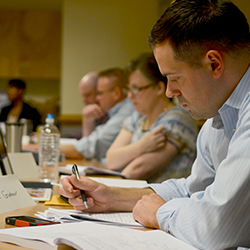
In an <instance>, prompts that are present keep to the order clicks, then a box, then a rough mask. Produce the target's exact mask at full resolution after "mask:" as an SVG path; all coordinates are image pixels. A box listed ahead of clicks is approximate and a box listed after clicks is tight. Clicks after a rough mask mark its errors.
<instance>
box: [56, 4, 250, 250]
mask: <svg viewBox="0 0 250 250" xmlns="http://www.w3.org/2000/svg"><path fill="white" fill-rule="evenodd" d="M232 17H233V18H232ZM149 44H150V46H151V48H152V49H153V52H154V55H155V58H156V61H157V63H158V65H159V69H160V71H161V73H162V75H163V76H166V77H167V78H168V85H167V90H166V95H167V96H168V97H169V98H172V97H176V98H177V100H178V102H179V104H180V105H181V106H183V107H184V108H186V109H188V110H189V113H190V114H191V116H192V117H194V118H195V119H207V121H206V122H205V124H204V125H203V126H202V128H201V130H200V133H199V135H198V138H197V157H196V160H195V161H194V164H193V166H192V171H191V175H190V176H189V177H188V178H186V179H185V178H181V179H170V180H167V181H165V182H163V183H158V184H150V185H149V186H148V188H143V189H131V188H128V189H126V188H118V187H108V186H105V185H103V184H100V183H98V182H95V181H93V180H91V179H89V178H87V177H84V176H82V177H81V179H80V180H77V179H76V177H75V176H74V175H72V176H70V177H66V178H64V179H62V180H61V183H62V185H63V186H62V187H61V188H60V193H61V194H62V195H64V196H66V197H68V198H69V202H70V203H71V204H73V205H74V207H75V209H77V210H83V211H84V210H86V208H85V206H84V203H83V201H82V200H81V198H80V192H79V190H80V189H82V190H85V193H86V196H87V202H88V207H89V208H88V209H87V210H86V211H87V212H101V211H132V210H133V217H134V219H135V220H136V221H138V222H140V223H141V224H143V225H145V226H148V227H151V228H159V229H161V230H163V231H165V232H166V233H169V234H171V235H173V236H175V237H176V238H178V239H180V240H183V241H185V242H187V243H189V244H190V245H192V246H194V247H196V248H197V249H204V250H209V249H213V250H219V249H237V250H240V249H241V250H242V249H246V248H248V249H250V237H249V232H250V188H249V183H250V154H249V148H250V139H249V138H250V67H249V66H250V65H249V63H250V32H249V25H248V23H247V19H246V17H245V16H244V14H243V13H242V12H241V11H240V10H239V9H238V8H237V7H236V6H235V5H234V4H233V3H232V2H231V1H229V0H175V1H173V2H172V4H171V5H170V6H169V7H168V8H167V10H166V11H165V13H164V14H163V15H162V17H161V18H160V19H159V20H158V22H157V23H156V24H155V26H154V27H153V29H152V31H151V34H150V36H149Z"/></svg>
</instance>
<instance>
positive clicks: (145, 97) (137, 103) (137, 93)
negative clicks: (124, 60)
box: [128, 70, 158, 115]
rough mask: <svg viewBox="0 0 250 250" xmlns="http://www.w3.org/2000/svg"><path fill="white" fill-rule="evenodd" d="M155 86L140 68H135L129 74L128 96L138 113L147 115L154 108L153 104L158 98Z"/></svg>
mask: <svg viewBox="0 0 250 250" xmlns="http://www.w3.org/2000/svg"><path fill="white" fill-rule="evenodd" d="M156 86H157V85H156V84H155V83H154V82H151V81H150V80H149V79H148V78H146V77H145V76H144V75H143V74H142V73H141V71H140V70H136V71H134V72H132V73H131V74H130V76H129V83H128V98H130V100H131V101H132V103H133V105H134V107H135V109H136V111H137V112H139V113H140V114H143V115H148V114H149V113H150V112H151V110H152V109H153V108H154V104H155V102H156V101H157V98H158V94H157V88H156Z"/></svg>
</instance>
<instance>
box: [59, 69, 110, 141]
mask: <svg viewBox="0 0 250 250" xmlns="http://www.w3.org/2000/svg"><path fill="white" fill-rule="evenodd" d="M97 81H98V73H97V72H94V71H91V72H89V73H87V74H86V75H84V76H83V78H82V79H81V80H80V82H79V84H78V89H79V93H80V95H81V98H82V102H83V103H84V104H85V106H84V108H83V110H82V129H81V132H80V133H79V132H78V133H73V134H64V135H63V137H66V138H76V139H81V138H82V137H83V136H84V135H86V132H85V131H88V127H87V124H85V126H84V117H86V119H88V117H90V116H94V117H95V120H96V121H95V124H96V126H98V125H101V124H104V123H106V122H107V120H108V116H107V114H106V113H105V112H98V111H99V110H101V107H100V105H99V104H98V102H97V100H96V88H97ZM97 112H98V114H100V115H96V114H97ZM84 128H85V130H84Z"/></svg>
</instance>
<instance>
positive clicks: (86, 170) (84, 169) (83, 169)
mask: <svg viewBox="0 0 250 250" xmlns="http://www.w3.org/2000/svg"><path fill="white" fill-rule="evenodd" d="M58 171H59V172H60V173H63V174H72V164H67V165H66V166H59V167H58ZM78 171H79V174H80V175H83V176H84V175H86V174H108V175H117V176H124V175H123V174H121V173H120V172H118V171H112V170H108V169H104V168H97V167H93V166H78Z"/></svg>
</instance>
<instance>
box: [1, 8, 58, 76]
mask: <svg viewBox="0 0 250 250" xmlns="http://www.w3.org/2000/svg"><path fill="white" fill-rule="evenodd" d="M60 40H61V16H60V12H56V11H44V10H42V11H39V10H0V78H14V77H21V78H26V79H59V78H60V58H61V55H60V53H61V42H60Z"/></svg>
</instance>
